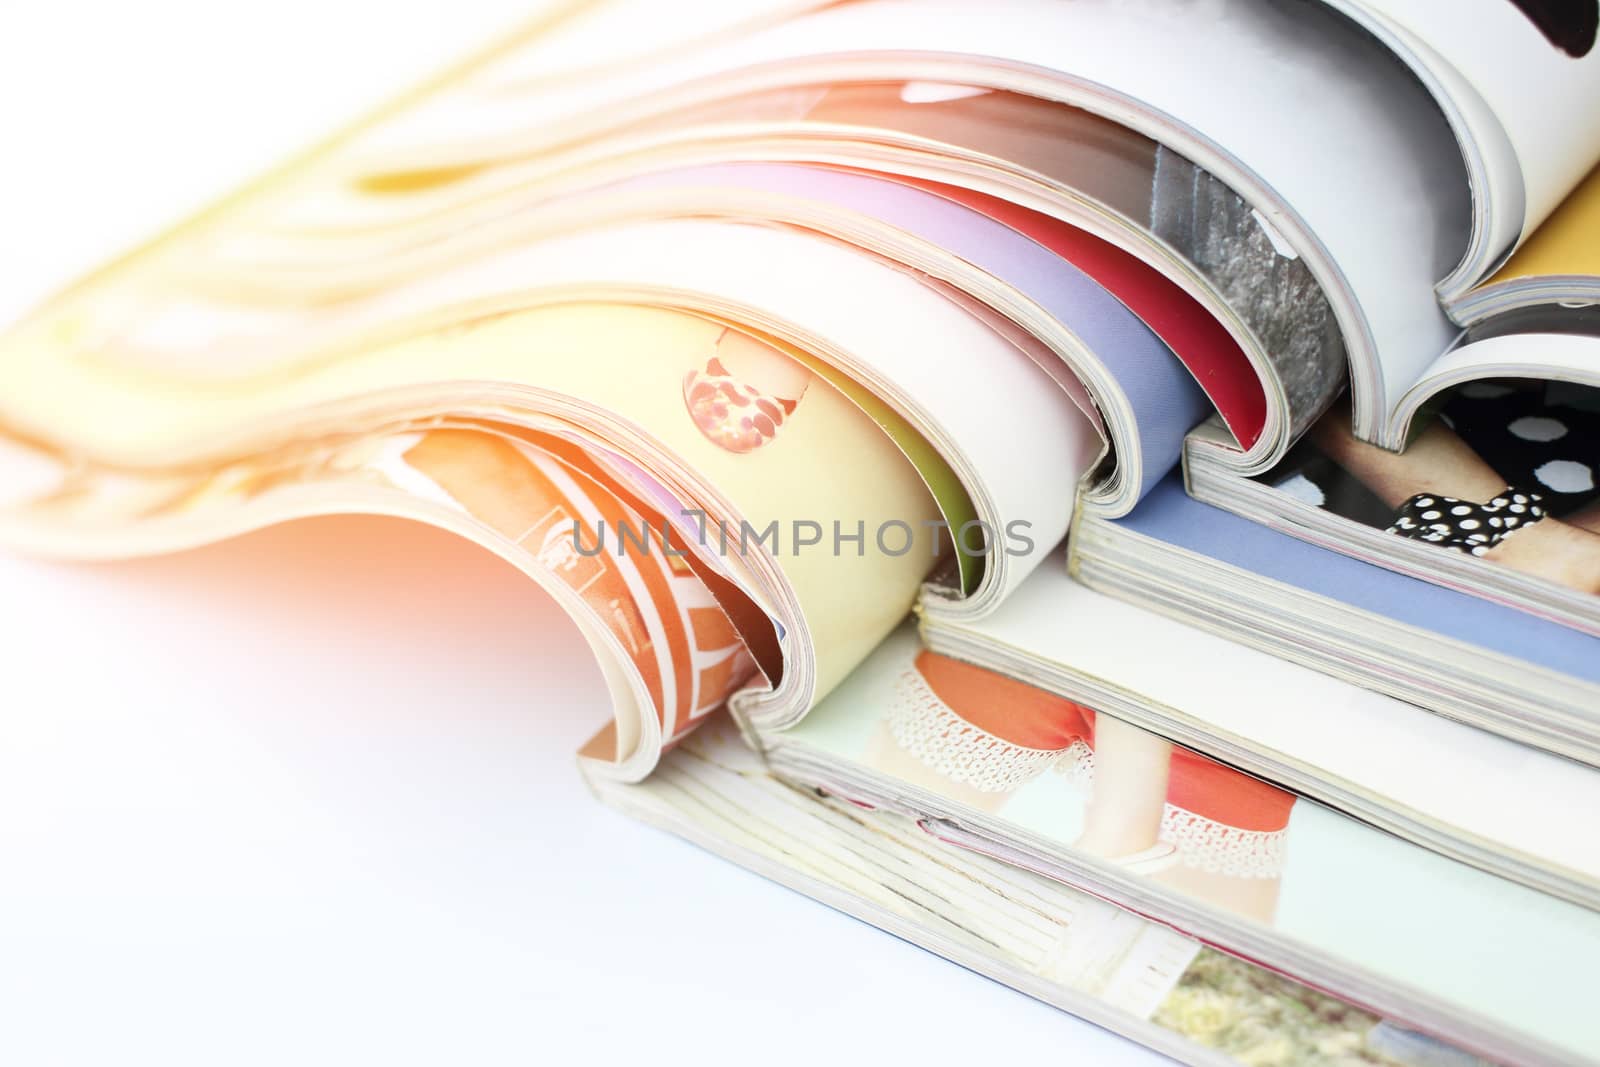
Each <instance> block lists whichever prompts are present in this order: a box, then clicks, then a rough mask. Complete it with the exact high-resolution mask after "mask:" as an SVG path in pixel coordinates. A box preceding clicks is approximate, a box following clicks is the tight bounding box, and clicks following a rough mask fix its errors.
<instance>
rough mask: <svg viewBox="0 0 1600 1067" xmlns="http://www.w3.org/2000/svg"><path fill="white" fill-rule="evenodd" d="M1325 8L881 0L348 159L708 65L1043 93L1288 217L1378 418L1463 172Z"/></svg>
mask: <svg viewBox="0 0 1600 1067" xmlns="http://www.w3.org/2000/svg"><path fill="white" fill-rule="evenodd" d="M1313 15H1323V13H1322V12H1313V11H1307V10H1304V9H1295V10H1294V11H1292V12H1291V11H1289V10H1287V9H1283V8H1280V7H1278V6H1275V5H1273V4H1270V3H1266V2H1263V0H1203V2H1196V3H1189V4H1184V5H1180V6H1178V7H1176V8H1174V7H1173V6H1171V5H1168V4H1164V3H1160V2H1157V0H1139V2H1129V3H1113V2H1111V0H1078V2H1075V3H1071V4H1062V3H1056V2H1053V0H996V2H994V3H989V4H985V5H983V6H982V7H975V6H973V5H971V4H963V3H960V2H958V0H926V2H917V3H914V4H912V3H907V2H905V0H875V2H868V3H860V4H852V5H849V6H845V7H840V8H835V9H831V10H828V11H823V12H821V13H818V14H815V15H810V16H805V17H803V18H800V19H798V20H795V21H793V22H790V23H786V24H784V25H781V26H778V27H775V28H773V29H770V30H767V31H763V32H760V33H756V34H753V35H750V36H748V37H746V38H743V39H740V40H738V41H736V42H733V43H730V44H727V45H724V46H719V47H713V48H708V49H703V50H699V51H695V52H691V53H687V54H685V55H683V56H681V57H675V58H673V59H672V60H669V61H664V62H662V63H659V64H655V65H651V66H646V67H639V68H635V69H630V70H627V71H619V72H618V74H617V76H616V77H615V78H609V79H606V80H604V81H603V82H602V81H591V82H586V83H584V84H581V85H576V86H572V87H570V90H568V89H566V88H563V90H562V91H561V92H547V93H534V92H525V93H510V92H506V91H505V90H504V88H503V87H501V88H497V89H496V90H495V91H492V92H491V91H488V90H482V89H474V87H472V86H470V85H468V86H462V87H458V88H456V89H455V90H452V91H450V92H446V93H444V94H442V95H440V96H438V97H436V98H434V99H432V100H430V101H428V102H427V103H425V104H424V105H423V106H421V107H419V108H418V109H416V110H415V111H414V112H411V113H408V114H406V115H404V116H401V117H399V118H398V119H397V120H396V121H394V122H391V123H388V124H385V125H384V126H382V127H379V128H375V129H373V130H371V131H369V132H368V133H367V134H366V135H365V136H364V137H362V138H360V139H359V140H358V141H356V142H353V143H352V144H351V145H349V146H348V147H347V149H346V150H345V153H344V155H343V158H342V159H341V160H340V161H339V162H338V163H337V164H336V165H337V166H339V167H340V168H347V169H348V170H349V172H350V173H351V174H352V176H358V175H365V174H374V173H380V172H387V171H390V170H393V169H396V168H400V169H406V168H417V167H422V168H426V167H440V166H446V165H450V164H455V163H467V162H472V161H485V160H493V159H503V158H506V157H507V156H508V155H515V154H518V153H532V152H536V151H543V150H548V149H549V148H550V147H552V146H554V145H556V144H559V143H561V142H563V141H565V140H570V139H571V138H573V137H577V136H581V135H583V134H585V133H586V132H590V131H592V130H593V129H594V128H595V127H596V126H597V125H603V124H604V123H605V122H606V121H619V120H625V119H627V118H629V117H640V116H642V115H644V114H648V113H650V110H651V109H652V108H661V107H667V106H670V104H671V102H672V100H673V99H681V100H682V102H683V103H685V104H686V103H688V102H690V100H691V99H693V97H692V96H684V95H683V93H684V92H689V90H682V87H683V86H685V85H686V84H689V85H693V86H695V88H693V90H692V92H693V93H699V94H700V95H701V97H702V98H704V97H706V96H708V95H709V96H716V95H719V91H718V89H717V88H716V86H715V85H713V84H710V83H707V82H706V81H705V79H707V78H711V77H713V76H715V75H718V74H724V73H726V72H728V71H732V70H741V69H745V68H754V67H761V68H762V72H761V73H760V74H759V75H757V74H753V73H752V74H748V75H747V76H741V78H740V80H739V81H738V83H737V88H734V87H732V83H728V84H726V85H725V86H724V89H723V90H722V92H723V93H726V92H739V91H749V90H751V89H753V88H755V87H757V86H758V85H764V84H766V83H764V82H762V81H761V79H763V78H764V79H767V80H768V81H769V82H771V83H772V84H773V85H776V84H781V83H784V79H787V80H788V82H789V83H793V82H795V81H796V80H797V79H800V78H801V77H802V75H803V76H804V77H805V78H808V79H809V80H811V81H815V80H816V79H817V78H818V77H844V76H847V74H848V75H856V76H866V75H867V74H868V73H870V74H871V75H872V76H875V77H891V76H892V77H897V78H898V77H904V78H911V79H932V80H945V81H955V82H963V81H970V82H973V83H976V84H987V85H990V86H991V87H993V88H1010V89H1013V90H1015V91H1020V92H1032V93H1034V94H1035V95H1046V96H1051V97H1053V98H1057V99H1061V100H1063V101H1065V102H1070V103H1074V104H1077V105H1080V106H1084V107H1087V108H1089V109H1090V110H1094V111H1098V112H1100V113H1102V114H1105V115H1106V116H1107V117H1110V118H1112V119H1114V120H1116V121H1119V122H1123V123H1125V124H1127V125H1129V126H1132V127H1134V128H1136V129H1139V130H1140V131H1141V132H1143V133H1146V134H1147V135H1149V136H1152V137H1154V138H1156V139H1158V140H1161V141H1163V142H1165V143H1167V144H1169V145H1171V146H1172V147H1174V148H1175V149H1177V150H1178V151H1179V152H1181V153H1182V154H1184V155H1186V156H1188V157H1190V158H1191V159H1193V161H1194V162H1196V163H1197V164H1199V165H1200V166H1202V167H1204V168H1206V169H1207V170H1210V171H1211V172H1212V173H1214V174H1216V175H1217V176H1218V177H1219V178H1221V179H1222V180H1223V181H1225V182H1227V183H1228V184H1230V185H1232V186H1233V187H1234V188H1235V189H1237V190H1238V192H1239V193H1240V194H1241V195H1242V196H1244V197H1245V199H1246V200H1247V201H1249V202H1250V203H1251V204H1252V205H1253V206H1254V207H1256V209H1257V210H1258V211H1259V212H1260V213H1261V215H1262V217H1263V218H1264V219H1265V220H1266V221H1267V222H1268V223H1269V224H1270V225H1271V226H1273V227H1274V228H1275V229H1277V230H1279V231H1281V232H1282V233H1283V234H1284V235H1285V237H1286V240H1287V242H1288V244H1290V245H1292V248H1286V249H1285V251H1286V252H1287V253H1288V254H1292V255H1299V256H1301V257H1302V258H1304V259H1305V260H1306V262H1307V265H1308V266H1309V267H1311V269H1312V271H1313V273H1314V274H1315V275H1316V277H1317V279H1318V281H1319V282H1320V283H1321V284H1322V285H1323V287H1324V289H1325V290H1327V291H1328V293H1329V296H1330V299H1332V300H1333V301H1334V304H1335V307H1336V310H1338V311H1339V314H1340V324H1341V327H1342V329H1343V332H1344V334H1345V339H1346V344H1347V347H1348V348H1349V351H1350V358H1351V364H1352V366H1353V367H1354V368H1356V369H1357V372H1358V373H1357V375H1356V382H1357V394H1356V409H1357V412H1356V413H1357V423H1358V429H1359V431H1360V432H1361V433H1362V434H1363V435H1364V436H1375V435H1377V434H1378V433H1379V432H1380V424H1381V423H1382V422H1383V416H1384V415H1385V414H1386V413H1387V410H1388V407H1389V403H1390V402H1391V401H1392V399H1393V398H1394V397H1396V396H1398V395H1399V394H1400V393H1401V392H1403V391H1404V390H1405V389H1406V388H1408V387H1409V386H1410V385H1411V384H1412V383H1413V382H1414V381H1415V380H1416V379H1417V377H1418V376H1420V374H1421V373H1422V370H1423V368H1424V367H1426V365H1427V363H1428V362H1429V361H1430V360H1431V359H1432V358H1433V357H1435V356H1437V355H1438V354H1439V353H1440V352H1442V351H1443V350H1444V348H1445V347H1446V345H1447V344H1448V343H1449V341H1450V339H1451V337H1452V335H1453V330H1452V328H1451V326H1450V324H1449V323H1448V321H1447V320H1446V319H1445V317H1444V314H1443V313H1442V312H1441V311H1440V310H1439V308H1438V306H1437V303H1436V301H1435V299H1434V295H1433V290H1434V285H1435V283H1436V282H1437V281H1438V280H1439V278H1440V277H1442V276H1443V275H1444V274H1445V273H1447V272H1448V271H1449V270H1451V268H1452V267H1453V266H1454V265H1455V264H1456V263H1458V262H1459V261H1460V259H1461V257H1462V252H1463V250H1464V249H1465V248H1466V246H1467V241H1468V234H1469V232H1470V228H1471V227H1470V211H1469V210H1468V209H1467V208H1466V207H1465V206H1464V205H1465V202H1466V197H1467V177H1466V172H1465V169H1464V168H1463V166H1462V162H1461V155H1460V149H1459V146H1458V144H1457V142H1456V140H1455V136H1454V134H1453V133H1452V132H1451V130H1450V128H1449V126H1448V124H1446V123H1445V121H1444V119H1443V118H1442V116H1441V115H1440V114H1439V112H1438V108H1437V105H1436V104H1435V102H1434V100H1433V98H1432V97H1431V96H1430V95H1429V94H1428V93H1427V91H1426V90H1425V89H1423V88H1422V87H1421V86H1420V85H1417V84H1416V83H1415V82H1414V80H1413V79H1412V78H1410V77H1409V76H1408V75H1407V74H1405V73H1404V72H1403V71H1402V69H1401V68H1400V67H1399V66H1398V65H1397V64H1396V63H1395V62H1394V60H1393V59H1392V57H1391V56H1390V55H1388V54H1387V52H1386V51H1385V50H1384V49H1383V47H1382V46H1381V45H1379V44H1377V43H1376V42H1374V41H1371V40H1370V39H1369V38H1368V37H1367V36H1366V35H1365V33H1364V32H1362V31H1360V30H1359V29H1357V28H1356V27H1354V26H1350V25H1349V24H1348V23H1346V21H1345V20H1344V19H1343V18H1342V17H1341V16H1338V15H1336V14H1333V13H1331V12H1329V13H1326V15H1325V16H1324V17H1323V18H1322V19H1321V20H1320V24H1318V22H1317V21H1313V20H1312V16H1313ZM807 57H810V58H811V62H808V63H807V64H805V65H804V66H802V65H800V64H797V63H795V62H794V61H795V60H798V59H803V58H807ZM815 57H827V62H826V63H819V62H818V61H817V60H816V58H815ZM1219 72H1227V73H1228V76H1227V77H1219ZM752 79H754V80H752ZM774 79H776V80H775V81H774ZM669 92H676V93H677V96H676V97H670V96H668V95H667V94H669ZM606 116H609V119H608V118H607V117H606Z"/></svg>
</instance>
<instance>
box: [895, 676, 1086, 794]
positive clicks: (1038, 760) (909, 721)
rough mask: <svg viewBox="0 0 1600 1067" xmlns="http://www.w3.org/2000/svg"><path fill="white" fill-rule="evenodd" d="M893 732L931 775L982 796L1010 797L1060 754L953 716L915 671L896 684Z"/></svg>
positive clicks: (1057, 751) (897, 740)
mask: <svg viewBox="0 0 1600 1067" xmlns="http://www.w3.org/2000/svg"><path fill="white" fill-rule="evenodd" d="M889 731H890V733H892V734H893V735H894V739H895V742H896V743H897V744H899V746H900V747H901V748H902V749H904V750H905V751H906V752H907V753H909V754H910V755H912V756H914V757H916V759H917V760H919V761H920V762H921V763H922V764H923V765H925V766H926V767H928V768H929V769H930V770H932V771H935V772H936V773H938V774H940V775H942V776H944V777H945V778H948V779H950V780H951V781H954V782H961V783H962V784H964V785H969V786H971V787H972V788H974V789H976V790H978V791H979V792H980V793H1009V792H1011V791H1012V790H1014V789H1016V788H1018V787H1019V786H1021V785H1023V784H1024V783H1026V782H1030V781H1032V780H1033V779H1034V778H1037V777H1038V776H1039V775H1040V774H1041V773H1043V772H1044V771H1045V769H1046V768H1048V767H1049V766H1050V764H1052V763H1054V762H1055V760H1056V757H1057V756H1059V755H1060V754H1061V752H1060V750H1059V749H1050V748H1028V747H1026V746H1024V745H1016V744H1012V743H1011V742H1010V741H1007V740H1005V739H1003V738H999V737H996V736H994V734H991V733H990V732H989V731H987V730H983V729H980V728H979V727H976V726H974V725H972V724H971V723H969V722H967V720H965V719H963V718H962V717H961V716H959V715H957V714H956V713H955V712H953V711H951V710H950V708H949V706H948V705H946V704H945V702H944V701H942V700H940V699H939V697H938V696H937V695H936V694H935V693H934V691H933V690H932V689H931V688H929V686H928V683H927V681H926V680H925V679H924V678H923V677H922V675H921V674H919V673H917V671H916V670H915V669H914V668H913V669H909V670H906V671H904V672H902V673H901V675H900V677H899V679H897V680H896V682H895V686H894V698H893V699H892V700H891V701H890V704H889ZM1068 751H1070V750H1068Z"/></svg>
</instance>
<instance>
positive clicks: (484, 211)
mask: <svg viewBox="0 0 1600 1067" xmlns="http://www.w3.org/2000/svg"><path fill="white" fill-rule="evenodd" d="M1597 12H1600V7H1597V4H1596V3H1595V0H1571V2H1566V3H1560V2H1554V0H1551V2H1539V0H1073V2H1071V3H1067V2H1063V0H986V2H985V3H982V4H978V3H974V2H971V0H966V2H960V0H849V2H842V3H829V2H826V0H739V2H737V3H734V2H727V3H723V2H718V0H692V2H690V3H686V4H675V5H661V4H659V3H658V2H656V0H589V2H586V3H577V4H565V5H562V6H560V7H559V8H558V9H556V10H555V11H553V12H547V13H546V14H544V15H542V16H541V17H540V18H539V19H538V20H537V21H536V22H535V23H534V24H532V25H530V26H528V27H527V28H526V29H525V30H524V31H523V32H521V33H520V34H518V35H516V36H515V37H513V38H512V39H510V40H508V41H506V42H505V43H503V44H502V45H500V46H499V47H497V48H495V49H493V50H492V51H490V52H488V53H486V54H484V55H482V56H479V57H477V58H475V59H473V60H472V61H469V62H467V63H465V64H463V65H462V66H461V67H459V68H458V69H456V70H454V71H452V72H450V73H448V74H446V75H444V76H442V77H441V78H439V79H437V80H435V81H434V82H433V83H431V84H429V85H426V86H424V87H422V88H420V89H419V90H417V91H414V92H412V93H410V94H409V95H407V96H405V97H403V98H402V99H400V100H399V101H398V102H397V103H396V104H395V105H394V106H393V107H391V108H388V109H387V110H385V111H383V112H382V113H380V114H378V115H376V116H374V117H372V118H370V119H368V120H367V121H364V122H362V123H360V124H358V125H357V126H355V127H354V128H352V129H350V130H348V131H346V132H345V133H344V134H342V135H340V136H338V137H336V138H334V139H333V140H332V141H330V142H328V143H327V144H325V145H323V146H321V147H319V148H317V149H316V150H314V151H312V152H311V153H309V154H308V155H306V156H305V157H303V158H301V159H299V160H296V161H294V162H292V163H290V164H289V165H287V166H285V167H284V168H282V169H280V170H279V171H277V172H275V173H273V174H270V175H268V176H266V177H264V178H263V179H261V180H260V181H258V182H257V183H255V184H254V185H252V186H250V187H248V188H246V189H244V190H242V191H241V192H239V193H238V194H236V195H234V196H232V197H231V198H229V199H227V200H224V201H222V202H221V203H218V204H216V205H215V206H213V207H211V208H210V209H208V210H206V211H205V212H203V213H202V214H200V215H198V216H196V217H195V218H194V219H193V220H191V221H190V222H188V223H186V224H184V225H182V226H180V227H178V228H177V229H175V230H173V231H172V232H170V233H168V234H166V235H164V236H162V237H160V238H159V239H157V240H155V241H153V242H152V243H150V244H148V245H146V246H145V247H143V248H141V249H138V250H137V251H135V252H133V253H132V254H130V255H129V256H127V257H125V258H124V259H122V260H120V261H118V262H117V263H115V264H113V265H111V266H110V267H108V268H107V269H105V270H103V271H101V272H100V273H98V274H96V275H94V276H92V277H90V278H88V279H87V280H85V281H84V282H83V283H81V284H80V285H78V286H77V287H75V288H73V289H71V290H69V291H67V292H65V293H63V294H61V295H60V296H59V297H57V298H56V299H54V300H53V301H52V302H51V303H49V304H48V305H46V306H45V307H43V308H41V309H40V310H39V311H38V312H37V313H35V314H34V315H33V316H31V317H30V318H29V319H27V320H26V321H24V322H22V323H21V324H19V325H17V326H16V327H15V328H14V329H13V330H12V331H11V332H10V333H8V334H7V335H6V336H5V337H4V338H3V340H0V541H3V542H4V543H6V544H7V545H10V546H12V547H14V548H16V549H18V550H21V551H27V552H34V553H39V554H44V555H50V556H57V557H67V558H113V557H127V556H134V555H140V554H147V553H157V552H170V551H175V550H179V549H182V548H185V547H188V546H194V545H199V544H202V543H205V542H210V541H215V540H218V539H221V538H225V537H230V536H233V535H236V534H239V533H241V532H244V531H247V530H250V529H254V528H258V527H261V526H264V525H267V524H272V523H279V522H283V521H286V520H290V519H293V518H298V517H304V516H309V515H316V514H325V513H331V512H361V513H371V514H382V515H393V516H399V517H404V518H409V519H413V520H418V521H422V522H427V523H431V524H434V525H436V526H439V527H443V528H445V529H448V530H451V531H455V532H457V533H459V534H461V535H462V536H463V537H466V538H470V539H471V540H473V541H475V542H477V543H479V544H481V545H482V546H484V547H485V548H486V549H488V550H489V551H491V552H494V553H496V554H498V555H500V556H502V557H504V558H505V559H506V560H508V561H510V562H511V563H513V564H514V565H515V566H516V567H518V568H519V569H520V570H521V571H523V572H524V573H526V574H527V575H528V577H530V578H531V579H533V581H535V582H537V583H538V584H539V585H540V586H541V587H542V588H543V589H544V590H546V591H547V592H548V593H549V594H550V595H551V596H553V597H554V598H555V599H556V600H557V601H558V602H560V603H561V604H562V605H563V606H564V607H565V609H566V610H567V611H568V612H569V613H570V615H571V617H572V620H573V623H574V625H576V626H577V627H578V628H579V630H580V631H581V632H582V634H583V635H584V637H585V638H586V639H587V641H588V643H589V645H590V647H591V648H592V649H593V651H594V654H595V656H596V658H597V659H598V661H599V662H600V664H601V666H602V668H603V673H604V677H605V680H606V684H607V687H608V690H609V693H610V697H611V701H612V705H613V706H612V709H611V715H610V718H609V720H608V721H605V722H603V723H602V722H600V721H597V723H596V726H597V727H600V729H599V732H598V733H597V734H596V735H595V737H594V738H593V740H592V741H591V742H590V743H589V744H588V745H587V746H585V748H584V749H583V751H582V752H581V753H580V755H579V763H580V767H581V769H582V771H583V773H584V774H585V775H586V776H587V777H588V779H589V780H590V781H591V782H592V784H593V786H594V789H595V791H596V793H597V794H598V795H599V796H600V797H601V798H602V799H603V800H605V801H607V802H609V803H612V804H615V805H617V806H618V807H620V808H622V809H624V810H626V811H627V812H629V813H632V814H634V815H636V816H638V817H639V818H642V819H645V820H648V821H650V822H653V823H656V824H659V825H660V826H662V827H665V828H667V829H669V830H671V831H673V832H675V833H678V834H681V835H683V836H684V837H687V838H689V839H691V840H693V841H695V842H697V843H699V844H701V845H703V846H705V847H706V848H707V849H709V850H711V851H712V852H716V853H720V854H722V855H724V856H726V857H728V858H730V859H732V860H734V861H735V862H738V863H741V864H745V865H747V866H749V867H751V868H753V869H755V870H757V871H760V872H761V873H763V874H765V875H767V876H769V877H771V878H773V879H776V880H778V881H780V882H783V883H786V884H788V885H790V886H793V887H796V888H797V889H799V890H801V891H802V892H805V893H808V894H811V895H813V896H815V897H817V898H818V899H821V900H823V901H826V902H827V903H829V904H831V905H833V906H835V907H837V908H840V909H843V910H845V911H847V912H850V913H852V914H855V915H858V916H860V917H862V918H864V919H866V920H867V921H869V922H871V923H874V924H876V925H878V926H881V927H883V928H885V929H887V930H891V931H893V932H895V933H896V934H899V935H901V936H903V937H905V938H907V939H909V940H911V941H914V942H917V943H919V944H922V945H924V946H926V947H927V948H929V949H930V950H932V951H934V952H936V953H939V954H940V955H943V956H946V957H948V958H950V959H952V960H954V961H957V962H959V963H961V964H963V965H965V966H967V967H970V968H972V969H974V970H976V971H979V972H982V973H984V974H987V975H990V976H992V977H994V978H996V979H998V980H999V981H1002V982H1005V983H1007V984H1010V985H1013V986H1015V987H1016V988H1018V989H1021V990H1024V991H1026V992H1027V993H1029V994H1032V995H1034V996H1037V997H1039V998H1042V999H1044V1000H1046V1001H1049V1002H1051V1003H1054V1004H1057V1005H1059V1006H1061V1007H1062V1008H1064V1009H1066V1010H1068V1011H1071V1012H1074V1013H1076V1014H1079V1015H1082V1016H1083V1017H1085V1018H1088V1019H1091V1020H1093V1021H1095V1022H1097V1023H1099V1024H1101V1025H1104V1026H1106V1027H1109V1028H1111V1029H1114V1030H1116V1031H1119V1032H1121V1033H1124V1034H1127V1035H1130V1036H1132V1037H1133V1038H1135V1039H1136V1040H1138V1041H1141V1042H1143V1043H1146V1044H1148V1045H1150V1046H1151V1047H1153V1048H1156V1049H1159V1050H1161V1051H1163V1052H1166V1053H1168V1054H1170V1055H1172V1056H1174V1057H1176V1058H1178V1059H1181V1060H1186V1061H1192V1062H1196V1063H1208V1064H1227V1063H1237V1064H1264V1063H1329V1064H1333V1063H1339V1064H1344V1063H1396V1064H1457V1063H1474V1062H1478V1061H1479V1060H1489V1061H1496V1062H1504V1063H1517V1064H1523V1063H1568V1062H1578V1061H1595V1060H1600V1012H1596V1011H1595V1010H1594V1005H1593V1001H1594V988H1595V987H1594V986H1593V985H1592V984H1591V982H1592V978H1585V977H1584V975H1585V974H1587V973H1588V966H1589V961H1590V960H1591V959H1593V958H1596V957H1597V956H1600V833H1596V831H1595V829H1594V826H1593V825H1592V824H1591V823H1590V822H1589V819H1590V818H1591V817H1593V814H1594V813H1595V812H1600V769H1597V768H1600V170H1597V169H1595V168H1596V165H1597V163H1600V47H1597V41H1596V35H1597ZM347 548H348V551H350V552H360V551H362V550H363V548H362V546H360V545H351V546H347ZM537 691H538V687H537V686H536V685H532V686H530V692H531V693H537ZM539 710H540V709H539V708H538V706H537V698H536V697H530V707H529V713H530V714H538V713H539ZM930 1008H931V1009H933V1010H938V1006H937V1005H930Z"/></svg>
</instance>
